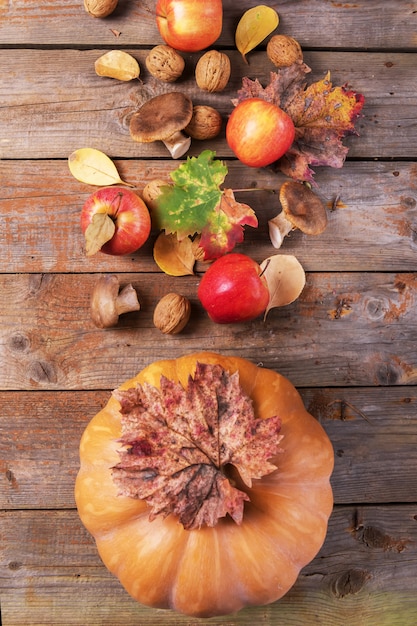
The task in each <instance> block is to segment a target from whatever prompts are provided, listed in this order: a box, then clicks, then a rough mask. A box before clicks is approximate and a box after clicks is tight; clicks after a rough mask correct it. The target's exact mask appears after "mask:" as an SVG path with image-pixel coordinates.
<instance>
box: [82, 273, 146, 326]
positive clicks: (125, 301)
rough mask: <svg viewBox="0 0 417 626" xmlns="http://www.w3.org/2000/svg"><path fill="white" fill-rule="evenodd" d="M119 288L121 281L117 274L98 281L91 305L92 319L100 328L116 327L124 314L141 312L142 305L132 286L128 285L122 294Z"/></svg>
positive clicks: (122, 290)
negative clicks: (120, 316)
mask: <svg viewBox="0 0 417 626" xmlns="http://www.w3.org/2000/svg"><path fill="white" fill-rule="evenodd" d="M119 288H120V285H119V279H118V277H117V276H116V275H115V274H110V275H105V276H101V277H100V278H99V279H98V281H97V283H96V286H95V288H94V291H93V295H92V298H91V305H90V312H91V317H92V319H93V322H94V324H95V325H96V326H98V328H111V327H112V326H116V324H117V322H118V321H119V315H121V314H122V313H129V312H130V311H139V309H140V304H139V301H138V297H137V294H136V291H135V289H134V288H133V287H132V285H131V284H129V285H126V287H123V289H121V290H120V292H119Z"/></svg>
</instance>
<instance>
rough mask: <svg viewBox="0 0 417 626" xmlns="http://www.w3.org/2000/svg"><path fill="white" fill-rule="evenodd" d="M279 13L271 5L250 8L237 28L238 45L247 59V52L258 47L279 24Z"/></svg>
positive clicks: (236, 38) (236, 39)
mask: <svg viewBox="0 0 417 626" xmlns="http://www.w3.org/2000/svg"><path fill="white" fill-rule="evenodd" d="M278 24H279V17H278V13H277V12H276V11H275V10H274V9H272V8H271V7H267V6H265V5H264V4H259V5H258V6H256V7H252V9H248V10H247V11H245V13H244V14H243V15H242V17H241V18H240V21H239V23H238V25H237V28H236V34H235V41H236V47H237V49H238V50H239V52H240V53H241V55H242V56H243V59H244V60H245V61H246V54H247V53H248V52H250V51H251V50H253V49H254V48H256V46H258V45H259V44H260V43H261V42H262V41H263V40H264V39H265V38H266V37H268V35H270V34H271V33H272V32H273V31H274V30H275V29H276V27H277V26H278Z"/></svg>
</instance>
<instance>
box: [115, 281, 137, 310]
mask: <svg viewBox="0 0 417 626" xmlns="http://www.w3.org/2000/svg"><path fill="white" fill-rule="evenodd" d="M115 308H116V311H117V313H118V315H122V314H123V313H130V312H131V311H139V309H140V304H139V300H138V294H137V293H136V290H135V288H134V287H133V286H132V285H131V284H130V283H129V285H126V287H123V289H122V290H121V291H120V293H119V295H118V296H117V298H116V301H115Z"/></svg>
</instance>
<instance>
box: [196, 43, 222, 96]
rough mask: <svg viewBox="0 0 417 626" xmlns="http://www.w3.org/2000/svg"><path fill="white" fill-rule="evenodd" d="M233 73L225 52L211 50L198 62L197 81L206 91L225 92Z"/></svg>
mask: <svg viewBox="0 0 417 626" xmlns="http://www.w3.org/2000/svg"><path fill="white" fill-rule="evenodd" d="M230 73H231V65H230V59H229V57H228V56H227V54H225V53H224V52H218V51H217V50H209V51H208V52H205V53H204V54H203V56H202V57H200V59H199V60H198V62H197V65H196V68H195V79H196V82H197V85H198V87H200V89H203V90H204V91H210V92H213V91H223V89H224V88H225V87H226V85H227V83H228V82H229V78H230Z"/></svg>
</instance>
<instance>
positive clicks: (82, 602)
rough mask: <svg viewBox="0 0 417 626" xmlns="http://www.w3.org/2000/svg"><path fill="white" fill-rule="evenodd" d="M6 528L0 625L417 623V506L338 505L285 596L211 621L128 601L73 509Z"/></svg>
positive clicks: (5, 521) (17, 516) (1, 525)
mask: <svg viewBox="0 0 417 626" xmlns="http://www.w3.org/2000/svg"><path fill="white" fill-rule="evenodd" d="M0 529H1V530H0V533H1V536H2V544H3V546H4V549H3V550H2V555H1V575H0V586H1V595H2V620H3V626H23V624H25V626H26V625H27V626H34V625H42V626H47V625H49V624H50V625H52V624H53V625H54V626H58V625H59V624H65V626H69V625H70V624H77V625H79V624H85V626H90V625H91V626H93V625H96V624H103V625H105V624H108V625H112V626H113V625H114V624H115V623H117V624H118V626H119V625H120V626H122V625H124V624H132V623H135V624H138V623H140V624H141V626H154V624H155V623H158V624H165V625H167V626H168V625H173V624H176V625H177V626H180V625H187V626H196V625H197V624H203V623H207V624H211V625H216V626H238V625H239V626H242V625H248V626H249V624H255V623H256V624H265V625H269V626H272V624H277V623H285V624H286V625H288V626H299V625H300V624H307V623H308V624H309V625H310V624H311V625H313V626H342V625H343V624H346V623H349V622H352V623H355V624H362V625H363V626H365V625H366V626H405V624H407V625H408V624H413V623H415V621H416V619H417V605H416V603H415V594H416V591H417V582H416V577H415V571H416V567H417V548H416V545H417V524H416V508H415V506H412V505H411V506H405V505H404V506H400V505H398V506H391V507H382V506H377V507H366V506H364V507H360V508H359V509H358V508H356V507H352V506H349V507H336V508H335V510H334V512H333V514H332V516H331V518H330V523H329V530H328V535H327V538H326V541H325V543H324V545H323V547H322V549H321V551H320V553H319V554H318V556H317V557H316V558H315V559H314V560H313V561H312V562H311V563H310V564H309V565H308V566H307V567H306V568H304V569H303V570H302V572H301V573H300V576H299V578H298V580H297V582H296V584H295V585H294V587H293V588H292V589H291V590H290V592H289V593H288V594H287V595H286V596H285V597H284V598H283V599H281V600H280V601H279V602H277V603H274V604H271V605H269V606H266V607H259V608H252V609H245V610H243V611H241V612H239V613H237V614H235V615H232V616H229V617H223V618H212V619H209V620H202V619H192V618H188V617H184V616H181V615H178V614H175V613H172V612H171V611H158V610H152V609H148V608H146V607H143V606H141V605H140V604H138V603H136V602H135V601H134V600H132V599H131V598H130V597H129V596H128V594H127V593H126V592H125V591H124V590H123V588H122V587H121V585H120V584H119V582H118V581H117V579H116V578H114V577H113V576H112V575H111V574H110V573H109V572H107V570H106V569H105V568H104V566H103V565H102V564H101V562H100V559H99V557H98V554H97V551H96V549H95V545H94V542H93V540H92V538H91V537H90V536H89V535H88V533H87V532H86V531H85V530H84V529H83V528H82V526H81V523H80V521H79V519H78V516H77V514H76V512H73V511H48V512H45V511H17V512H14V513H2V514H1V515H0ZM22 537H25V538H26V541H24V542H22Z"/></svg>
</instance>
